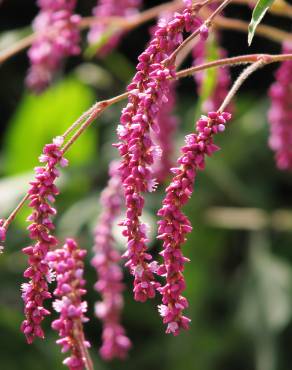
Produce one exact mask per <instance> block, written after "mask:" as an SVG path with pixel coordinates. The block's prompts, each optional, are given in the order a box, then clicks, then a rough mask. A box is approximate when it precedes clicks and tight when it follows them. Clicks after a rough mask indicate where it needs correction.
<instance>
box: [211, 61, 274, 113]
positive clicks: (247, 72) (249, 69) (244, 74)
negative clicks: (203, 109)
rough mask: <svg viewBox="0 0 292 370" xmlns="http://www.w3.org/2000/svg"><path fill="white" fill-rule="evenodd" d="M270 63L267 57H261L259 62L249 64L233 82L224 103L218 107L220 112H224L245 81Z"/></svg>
mask: <svg viewBox="0 0 292 370" xmlns="http://www.w3.org/2000/svg"><path fill="white" fill-rule="evenodd" d="M267 63H269V62H268V61H266V60H265V58H261V59H259V60H258V61H257V62H255V63H253V64H252V65H250V66H248V67H247V68H246V69H245V70H244V71H243V72H242V73H241V74H240V76H239V77H238V79H237V80H236V81H235V83H234V84H233V86H232V88H231V90H230V91H229V93H228V94H227V95H226V97H225V99H224V101H223V103H222V104H221V106H220V108H219V109H218V112H223V111H224V109H225V108H226V107H227V105H228V104H229V103H230V102H231V100H232V98H233V97H234V96H235V94H236V93H237V91H238V89H239V88H240V86H241V85H242V84H243V83H244V81H245V80H246V79H247V78H248V77H249V76H250V75H251V74H252V73H254V72H255V71H257V70H258V69H259V68H262V67H263V66H264V65H265V64H267Z"/></svg>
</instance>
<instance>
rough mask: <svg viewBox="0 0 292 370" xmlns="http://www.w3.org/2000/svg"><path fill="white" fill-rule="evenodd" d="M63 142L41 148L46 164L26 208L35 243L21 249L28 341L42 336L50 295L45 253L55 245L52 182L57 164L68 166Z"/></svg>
mask: <svg viewBox="0 0 292 370" xmlns="http://www.w3.org/2000/svg"><path fill="white" fill-rule="evenodd" d="M62 143H63V138H62V137H57V138H56V139H54V141H53V143H52V144H47V145H46V146H45V147H44V150H43V154H42V155H41V156H40V162H42V163H45V166H43V167H36V168H35V174H36V175H35V180H34V181H32V182H31V183H30V185H31V187H30V189H29V201H30V203H29V207H31V208H32V209H33V212H32V214H31V215H30V216H29V217H28V221H30V222H31V224H30V225H29V227H28V230H29V236H30V238H31V239H32V240H34V241H35V244H34V245H30V246H28V247H26V248H24V249H23V250H22V251H23V253H25V254H26V255H27V256H28V263H29V267H28V268H27V269H26V270H25V272H24V277H25V278H27V279H29V282H28V283H24V284H23V285H22V291H23V293H22V298H23V300H24V313H25V316H26V319H25V320H24V321H23V323H22V325H21V330H22V331H23V333H24V334H25V336H26V339H27V341H28V343H32V342H33V340H34V339H35V338H36V337H40V338H44V332H43V330H42V328H41V322H42V321H43V319H44V318H45V316H47V315H48V314H49V313H50V312H49V311H48V310H46V309H45V308H44V307H43V303H44V300H46V299H48V298H50V297H51V294H50V293H49V291H48V283H50V282H51V279H52V276H51V272H50V269H49V266H48V263H47V261H46V256H47V253H48V252H49V250H50V249H51V248H52V247H54V246H55V245H56V244H57V239H56V238H55V237H54V236H53V235H51V232H52V230H54V228H55V227H54V224H53V222H52V216H54V215H55V214H56V209H55V208H53V207H52V203H53V202H54V201H55V196H56V195H57V194H58V193H59V191H58V189H57V187H56V185H55V181H56V179H57V177H58V176H59V171H58V170H57V168H56V166H57V165H61V166H66V165H67V160H66V159H65V158H63V156H62V152H61V150H60V146H61V145H62Z"/></svg>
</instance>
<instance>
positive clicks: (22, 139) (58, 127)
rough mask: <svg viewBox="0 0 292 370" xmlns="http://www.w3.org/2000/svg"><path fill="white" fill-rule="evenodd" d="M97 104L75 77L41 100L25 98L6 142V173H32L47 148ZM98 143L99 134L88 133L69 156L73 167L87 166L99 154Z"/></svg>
mask: <svg viewBox="0 0 292 370" xmlns="http://www.w3.org/2000/svg"><path fill="white" fill-rule="evenodd" d="M93 100H94V95H93V91H92V90H91V89H90V88H89V87H88V86H86V85H84V84H82V83H80V82H79V81H78V80H76V79H74V78H72V77H70V78H67V79H65V80H63V81H62V82H61V83H59V84H57V85H55V86H53V87H51V88H50V89H48V90H47V91H46V92H45V93H43V94H42V95H40V96H35V95H31V94H25V95H24V97H23V98H22V100H21V102H20V104H19V105H18V108H17V110H16V112H15V114H14V116H13V117H12V119H11V121H10V123H9V125H8V129H7V132H6V135H5V138H4V147H5V148H4V149H5V151H4V153H5V154H6V156H5V164H4V167H5V173H6V174H7V175H15V174H18V173H21V172H25V171H29V170H32V169H33V167H34V166H35V165H37V164H38V157H39V155H40V154H41V151H42V148H43V146H44V145H45V144H46V143H48V142H51V140H52V139H53V138H54V137H55V136H57V135H61V134H62V133H63V132H64V131H65V130H66V129H67V128H68V127H69V126H70V124H72V123H73V122H74V121H75V120H76V119H77V118H78V117H79V116H80V114H81V113H82V112H84V111H85V110H86V109H87V108H88V107H89V106H90V105H91V104H92V103H93ZM95 142H96V140H95V131H94V130H90V131H87V132H85V133H84V134H83V135H82V136H81V137H80V138H79V139H78V141H77V142H76V143H75V144H74V146H73V147H72V149H70V151H69V152H68V155H66V157H67V158H68V159H69V161H70V163H71V165H73V166H74V165H83V164H85V163H87V162H88V160H89V159H90V158H91V157H92V156H93V155H94V154H95Z"/></svg>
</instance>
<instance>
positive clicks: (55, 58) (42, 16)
mask: <svg viewBox="0 0 292 370" xmlns="http://www.w3.org/2000/svg"><path fill="white" fill-rule="evenodd" d="M38 5H39V6H40V13H39V14H38V15H37V17H36V18H35V20H34V23H33V29H34V31H35V32H36V34H37V37H36V39H35V41H34V42H33V44H32V46H31V48H30V49H29V51H28V56H29V59H30V61H31V67H30V69H29V71H28V75H27V78H26V82H27V85H28V86H29V88H31V89H32V90H33V91H35V92H37V93H39V92H41V91H43V90H44V89H45V88H46V87H47V86H48V85H49V84H50V82H51V81H52V79H53V77H54V74H55V73H56V72H57V70H58V69H59V68H60V66H61V64H62V62H63V59H64V58H65V57H67V56H71V55H77V54H79V53H80V48H79V41H80V35H79V29H78V25H79V22H80V17H79V16H78V15H76V14H72V12H73V10H74V8H75V5H76V0H67V1H64V0H59V1H49V0H39V1H38Z"/></svg>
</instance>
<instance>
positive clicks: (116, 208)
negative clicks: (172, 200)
mask: <svg viewBox="0 0 292 370" xmlns="http://www.w3.org/2000/svg"><path fill="white" fill-rule="evenodd" d="M109 174H110V180H109V182H108V184H107V187H106V188H105V189H104V190H103V192H102V194H101V200H100V203H101V206H102V212H101V214H100V216H99V220H98V223H97V225H96V228H95V245H94V248H93V250H94V253H95V255H94V257H93V259H92V262H91V263H92V265H93V266H94V267H95V269H96V273H97V275H98V281H97V283H96V284H95V289H96V290H97V291H98V292H99V293H100V295H101V298H102V300H101V301H100V302H97V303H96V305H95V314H96V316H97V317H98V318H99V319H100V320H101V321H102V322H103V333H102V341H103V343H102V347H101V349H100V355H101V356H102V358H103V359H105V360H111V359H113V358H125V357H126V355H127V352H128V350H129V349H130V348H131V341H130V340H129V338H128V337H127V336H126V334H125V329H124V328H123V326H122V325H121V323H120V321H121V310H122V308H123V305H124V300H123V295H122V292H123V290H124V286H123V283H122V278H123V273H122V269H121V267H120V266H119V262H120V260H121V256H120V254H119V252H118V251H117V250H116V249H115V246H114V244H115V241H114V238H113V235H112V231H113V230H112V229H113V225H114V222H115V220H116V218H117V217H118V215H119V214H120V211H121V203H122V199H123V191H122V184H121V178H120V175H119V173H118V162H112V163H111V165H110V171H109Z"/></svg>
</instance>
